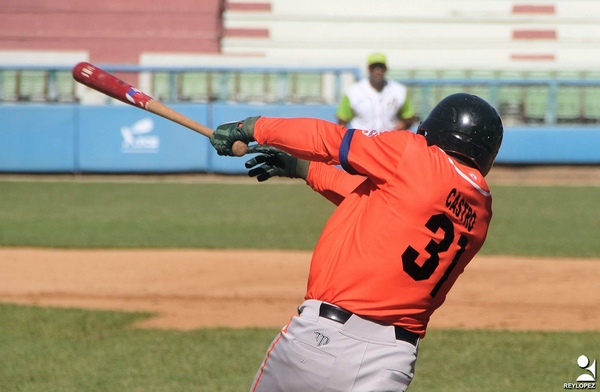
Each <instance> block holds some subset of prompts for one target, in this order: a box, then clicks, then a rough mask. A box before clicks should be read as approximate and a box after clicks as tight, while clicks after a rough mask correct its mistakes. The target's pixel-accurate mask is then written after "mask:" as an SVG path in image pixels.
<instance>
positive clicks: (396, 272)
mask: <svg viewBox="0 0 600 392" xmlns="http://www.w3.org/2000/svg"><path fill="white" fill-rule="evenodd" d="M502 137H503V127H502V122H501V119H500V117H499V115H498V113H497V112H496V111H495V109H494V108H492V107H491V106H490V105H489V104H488V103H487V102H485V101H484V100H483V99H481V98H479V97H476V96H473V95H468V94H454V95H451V96H449V97H446V98H445V99H443V100H442V101H441V102H440V103H439V104H438V105H437V106H436V107H435V108H434V109H433V110H432V112H431V113H430V114H429V116H428V117H427V119H426V120H425V121H424V122H423V123H422V124H420V125H419V128H418V131H417V134H415V133H412V132H408V131H395V132H393V131H392V132H377V131H368V130H365V131H361V130H355V129H348V130H347V129H346V128H344V127H341V126H339V125H336V124H333V123H329V122H326V121H322V120H316V119H307V118H300V119H275V118H259V117H250V118H248V119H246V120H244V121H240V122H238V123H233V124H223V126H220V127H219V128H217V131H216V132H215V134H214V135H213V137H212V138H211V143H212V144H213V146H214V147H215V148H216V150H217V152H218V153H219V154H221V155H232V151H231V146H232V145H233V143H234V142H235V141H236V140H241V141H243V142H245V143H249V142H252V141H257V142H258V143H259V144H263V145H270V146H274V147H276V148H279V149H281V150H284V151H286V152H287V153H289V154H291V155H293V156H295V157H297V158H300V159H302V160H303V161H296V167H295V168H294V172H293V174H294V176H297V175H298V174H300V176H301V174H302V173H306V179H307V182H308V183H309V184H310V185H311V186H312V187H313V188H315V189H316V190H322V189H328V190H330V191H335V193H337V195H338V201H339V205H338V207H337V209H336V210H335V212H334V213H333V215H332V216H331V218H330V219H329V221H328V222H327V224H326V226H325V228H324V230H323V233H322V234H321V237H320V238H319V241H318V243H317V245H316V247H315V249H314V252H313V257H312V261H311V266H310V271H309V277H308V285H307V293H306V296H305V301H304V302H303V303H302V305H301V306H300V307H299V309H298V310H299V316H297V317H293V318H292V319H291V321H290V323H289V324H288V325H286V326H285V327H284V328H283V329H282V331H281V333H280V334H279V335H278V336H277V337H276V338H275V339H274V340H273V343H272V344H271V347H270V348H269V349H268V351H267V355H266V357H265V359H264V362H263V364H262V365H261V367H260V368H259V370H258V372H257V374H256V377H255V380H254V383H253V386H252V390H253V391H310V390H320V391H321V390H323V391H351V390H356V391H389V390H399V391H404V390H406V388H407V387H408V385H409V384H410V382H411V380H412V378H413V375H414V366H415V362H416V358H417V349H418V344H419V339H421V338H423V337H424V336H425V333H426V329H427V324H428V322H429V318H430V316H431V314H432V313H433V312H434V311H435V310H436V309H437V308H438V307H439V306H440V305H441V304H442V303H443V302H444V300H445V298H446V295H447V293H448V291H449V290H450V288H451V287H452V285H453V284H454V282H455V281H456V279H457V278H458V276H459V275H460V274H461V273H462V271H463V270H464V268H465V267H466V265H467V264H468V263H469V261H470V260H471V259H472V258H473V256H474V255H475V254H476V253H477V252H478V251H479V249H480V248H481V246H482V245H483V243H484V241H485V238H486V235H487V230H488V227H489V223H490V219H491V216H492V211H491V205H492V200H491V194H490V191H489V188H488V186H487V184H486V182H485V179H484V176H485V175H486V174H487V173H488V172H489V170H490V168H491V167H492V164H493V162H494V159H495V157H496V155H497V153H498V150H499V148H500V145H501V143H502ZM267 158H268V156H267ZM263 159H266V158H259V160H263ZM304 160H306V161H313V162H317V163H316V164H314V163H313V162H311V163H310V164H307V163H304ZM277 162H284V160H282V159H280V160H279V161H271V162H268V165H271V166H272V167H283V166H286V168H284V169H290V168H287V164H278V163H277ZM287 162H288V163H289V162H291V163H292V164H293V160H292V161H289V160H288V161H287ZM319 162H320V163H319ZM250 163H251V164H252V163H253V162H252V161H251V162H250ZM298 163H300V168H302V167H305V168H306V171H305V172H304V171H301V172H300V173H299V172H298ZM324 164H327V165H337V164H341V165H342V167H343V168H344V169H345V172H343V171H341V170H337V169H335V171H333V170H330V169H332V168H330V167H329V168H327V169H325V168H326V165H324ZM263 169H265V168H264V167H263V168H262V169H260V168H259V172H258V174H260V172H261V170H263ZM267 169H268V168H267ZM255 173H256V172H255ZM290 173H291V171H290ZM352 174H354V176H353V175H352ZM263 178H264V176H263ZM357 178H358V179H359V180H357ZM350 189H351V190H350Z"/></svg>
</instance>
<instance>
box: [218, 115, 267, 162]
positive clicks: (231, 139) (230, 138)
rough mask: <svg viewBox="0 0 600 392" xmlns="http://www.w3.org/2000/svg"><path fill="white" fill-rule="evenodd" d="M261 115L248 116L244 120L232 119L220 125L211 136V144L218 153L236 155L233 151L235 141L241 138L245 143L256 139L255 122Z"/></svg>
mask: <svg viewBox="0 0 600 392" xmlns="http://www.w3.org/2000/svg"><path fill="white" fill-rule="evenodd" d="M259 118H260V116H256V117H248V118H247V119H245V120H243V121H232V122H227V123H223V124H221V125H219V126H218V127H217V130H216V131H215V132H213V134H212V135H211V136H210V144H212V145H213V147H214V148H215V150H217V154H219V155H227V156H235V155H234V154H233V151H232V146H233V143H235V142H236V141H238V140H240V141H242V142H243V143H245V144H249V143H250V142H253V141H254V124H255V123H256V120H258V119H259Z"/></svg>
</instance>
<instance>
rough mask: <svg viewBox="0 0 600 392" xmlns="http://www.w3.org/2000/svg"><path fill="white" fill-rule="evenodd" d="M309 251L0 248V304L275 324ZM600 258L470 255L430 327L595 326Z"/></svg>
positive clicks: (174, 320)
mask: <svg viewBox="0 0 600 392" xmlns="http://www.w3.org/2000/svg"><path fill="white" fill-rule="evenodd" d="M309 262H310V253H309V252H275V251H268V252H264V251H254V250H247V251H209V250H154V251H153V250H48V249H11V248H8V249H0V269H1V270H2V271H3V272H2V274H0V301H3V302H11V303H19V304H38V305H44V306H59V307H77V308H91V309H110V310H126V311H145V312H153V313H156V317H153V318H151V319H149V320H147V321H145V322H143V323H141V324H139V325H138V327H151V328H172V329H182V330H189V329H194V328H200V327H214V326H230V327H249V326H267V327H281V326H282V325H284V324H285V323H286V322H287V321H288V320H289V318H290V316H291V315H293V314H294V310H295V308H296V306H297V305H298V304H299V303H300V302H301V301H302V297H303V295H304V289H305V285H306V276H307V271H308V266H309ZM598 276H600V260H587V259H586V260H575V259H567V260H565V259H560V260H559V259H550V260H548V259H546V260H540V259H533V258H511V257H483V256H479V257H476V258H475V259H474V260H473V261H472V263H471V264H470V265H469V267H468V268H467V270H466V271H465V273H464V274H463V275H462V276H461V277H460V278H459V280H458V282H457V283H456V286H455V288H454V289H453V290H452V291H451V293H450V295H449V297H448V300H447V302H446V303H445V304H444V305H443V306H442V308H440V309H439V310H438V312H437V313H436V314H434V316H433V318H432V321H431V327H432V328H441V327H453V328H454V327H455V328H491V329H510V330H573V331H582V330H599V329H600V314H599V313H598V312H595V311H594V309H595V308H596V306H597V304H598V303H599V302H600V292H599V291H598V290H597V289H596V287H597V277H598Z"/></svg>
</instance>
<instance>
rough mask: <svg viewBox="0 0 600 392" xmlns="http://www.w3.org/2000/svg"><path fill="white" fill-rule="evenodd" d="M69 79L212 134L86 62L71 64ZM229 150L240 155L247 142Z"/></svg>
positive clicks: (209, 130) (201, 132) (205, 133)
mask: <svg viewBox="0 0 600 392" xmlns="http://www.w3.org/2000/svg"><path fill="white" fill-rule="evenodd" d="M73 79H75V80H76V81H77V82H79V83H81V84H83V85H85V86H88V87H90V88H92V89H94V90H96V91H99V92H101V93H102V94H105V95H108V96H109V97H112V98H114V99H116V100H118V101H121V102H124V103H126V104H129V105H132V106H135V107H137V108H140V109H144V110H147V111H149V112H152V113H154V114H156V115H158V116H161V117H163V118H166V119H167V120H171V121H173V122H176V123H177V124H179V125H183V126H184V127H186V128H189V129H191V130H192V131H195V132H198V133H199V134H201V135H204V136H206V137H210V135H212V134H213V130H212V129H210V128H208V127H206V126H204V125H202V124H200V123H198V122H196V121H194V120H192V119H191V118H189V117H186V116H184V115H183V114H181V113H179V112H177V111H175V110H173V109H171V108H170V107H168V106H166V105H165V104H163V103H161V102H159V101H157V100H155V99H154V98H152V97H150V96H149V95H147V94H145V93H143V92H141V91H140V90H138V89H136V88H135V87H133V86H132V85H130V84H128V83H125V82H124V81H122V80H121V79H119V78H117V77H116V76H114V75H111V74H110V73H108V72H106V71H104V70H102V69H100V68H98V67H97V66H95V65H92V64H90V63H87V62H81V63H79V64H77V65H76V66H75V67H74V68H73ZM232 150H233V154H234V155H235V156H238V157H241V156H243V155H244V154H246V152H247V151H248V146H247V145H246V144H245V143H243V142H241V141H236V142H235V143H233V146H232Z"/></svg>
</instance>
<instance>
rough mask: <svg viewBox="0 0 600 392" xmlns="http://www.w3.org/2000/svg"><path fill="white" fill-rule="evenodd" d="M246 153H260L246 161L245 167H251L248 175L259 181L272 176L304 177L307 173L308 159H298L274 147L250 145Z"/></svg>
mask: <svg viewBox="0 0 600 392" xmlns="http://www.w3.org/2000/svg"><path fill="white" fill-rule="evenodd" d="M248 153H249V154H256V153H259V154H261V155H258V156H256V157H254V158H252V159H249V160H248V161H247V162H246V168H248V169H250V168H253V169H251V170H250V171H249V172H248V175H249V176H250V177H256V179H257V180H258V181H259V182H263V181H266V180H268V179H269V178H271V177H273V176H278V177H289V178H303V179H306V175H307V174H308V165H309V162H308V161H305V160H302V159H298V158H296V157H294V156H292V155H290V154H288V153H287V152H284V151H281V150H278V149H276V148H274V147H270V146H260V145H252V146H250V147H249V148H248Z"/></svg>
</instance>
